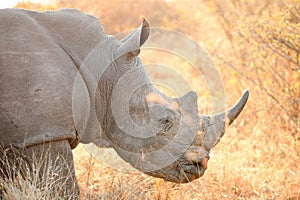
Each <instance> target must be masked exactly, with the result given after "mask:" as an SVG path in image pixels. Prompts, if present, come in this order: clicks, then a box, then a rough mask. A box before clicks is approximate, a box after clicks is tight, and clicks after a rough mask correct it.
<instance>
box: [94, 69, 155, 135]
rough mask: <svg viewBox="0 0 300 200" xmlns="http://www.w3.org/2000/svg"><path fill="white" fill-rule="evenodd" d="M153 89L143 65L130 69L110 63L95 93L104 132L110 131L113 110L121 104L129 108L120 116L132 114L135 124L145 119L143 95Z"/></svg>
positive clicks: (111, 128) (112, 122)
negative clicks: (121, 68)
mask: <svg viewBox="0 0 300 200" xmlns="http://www.w3.org/2000/svg"><path fill="white" fill-rule="evenodd" d="M136 77H138V78H136ZM154 90H155V88H154V86H153V85H152V84H151V82H150V80H149V79H148V77H147V75H146V73H145V71H144V69H143V68H138V69H134V70H132V71H130V72H128V71H125V70H120V69H117V68H116V66H114V65H112V66H110V67H109V68H107V69H106V71H105V72H104V74H103V76H102V77H101V79H100V81H99V83H98V89H97V93H96V97H95V99H96V101H95V104H96V113H97V117H98V120H99V122H100V125H101V126H102V129H103V131H104V132H105V134H111V133H112V132H113V131H112V130H114V129H115V128H116V127H117V124H116V120H115V116H114V115H116V114H114V113H116V112H117V113H119V112H121V110H123V108H126V109H128V112H129V116H128V115H126V114H124V116H123V117H124V118H132V119H133V120H134V121H135V122H136V123H138V124H140V123H146V122H147V121H148V120H149V117H148V105H147V103H146V95H147V94H148V93H151V92H153V91H154ZM116 102H117V103H116Z"/></svg>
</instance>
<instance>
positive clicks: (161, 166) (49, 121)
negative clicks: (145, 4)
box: [0, 9, 249, 199]
mask: <svg viewBox="0 0 300 200" xmlns="http://www.w3.org/2000/svg"><path fill="white" fill-rule="evenodd" d="M0 26H1V30H0V38H1V43H0V93H1V97H0V110H1V111H0V127H1V128H0V144H1V145H2V149H1V150H0V151H2V152H1V153H2V154H1V155H3V154H4V153H5V151H6V149H12V148H13V149H17V151H18V152H21V153H19V154H15V156H14V159H17V158H18V156H16V155H19V156H20V157H21V156H23V157H26V158H32V159H33V157H37V155H41V154H42V152H43V151H47V152H48V153H49V154H50V156H51V159H56V158H57V157H58V156H59V157H61V158H63V159H61V160H60V162H59V165H61V166H63V168H64V169H65V170H63V171H62V174H61V175H60V176H59V180H60V181H64V182H65V183H66V184H65V186H59V187H65V194H63V195H66V196H68V197H71V198H74V199H77V198H79V187H78V185H77V181H76V176H75V170H74V164H73V156H72V149H74V148H76V146H77V145H78V144H79V143H83V144H89V143H94V144H96V145H98V146H99V147H103V146H107V147H112V148H114V150H115V151H116V152H117V153H118V154H119V155H120V157H121V158H122V159H123V160H125V161H126V162H129V163H130V164H131V165H132V166H133V167H134V168H136V169H138V170H140V171H142V172H145V173H146V174H149V175H151V176H153V177H159V178H162V179H164V180H166V181H171V182H176V183H187V182H191V181H192V180H195V179H197V178H199V177H201V176H203V174H204V172H205V170H206V169H207V162H208V159H209V153H210V151H211V149H212V148H213V147H214V146H215V145H216V144H217V143H218V142H219V140H220V138H221V137H222V136H223V135H224V132H225V127H226V126H227V125H230V124H231V123H232V122H233V121H234V120H235V119H236V118H237V117H238V115H239V114H240V113H241V111H242V110H243V108H244V106H245V104H246V102H247V99H248V96H249V91H246V92H245V93H244V94H243V95H242V97H241V99H240V100H238V101H237V103H236V104H235V105H234V106H232V107H231V108H229V109H227V110H225V111H224V112H222V113H219V114H213V115H201V116H199V113H198V105H197V94H196V93H195V92H194V91H190V92H188V93H187V94H185V95H184V96H182V97H180V98H171V97H168V96H167V95H165V94H163V93H162V92H161V91H159V90H158V89H157V88H156V87H155V86H154V85H153V84H152V83H151V81H150V79H149V78H148V76H147V75H146V72H145V69H144V67H143V64H142V62H141V60H140V58H139V57H138V55H139V53H140V47H141V46H142V45H143V44H144V43H145V42H146V41H147V39H148V36H149V34H150V25H149V22H148V21H147V20H146V19H143V21H142V24H141V26H140V27H138V28H137V29H136V30H135V31H133V32H132V33H130V34H129V35H128V36H126V37H124V38H123V39H121V40H118V39H116V38H115V37H114V36H111V35H106V34H105V32H104V30H103V28H102V26H101V24H100V23H99V21H98V20H97V19H96V18H95V17H93V16H91V15H88V14H84V13H82V12H81V11H79V10H76V9H62V10H59V11H45V12H36V11H30V10H23V9H2V10H1V11H0ZM33 155H34V156H33ZM30 161H31V160H30V159H29V161H28V162H30ZM2 167H3V169H2V172H3V171H4V172H5V170H4V168H5V166H2ZM0 174H1V173H0ZM5 174H7V173H2V175H1V176H5Z"/></svg>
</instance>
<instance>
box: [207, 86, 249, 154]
mask: <svg viewBox="0 0 300 200" xmlns="http://www.w3.org/2000/svg"><path fill="white" fill-rule="evenodd" d="M248 97H249V91H248V90H247V91H245V92H244V94H243V96H242V97H241V98H240V100H239V101H238V102H237V103H236V104H235V105H234V106H232V107H231V108H229V109H228V110H226V111H225V112H222V113H219V114H215V115H203V116H202V131H203V132H204V147H205V149H206V150H208V151H209V150H210V149H211V148H213V147H214V146H216V144H217V143H218V142H219V141H220V138H221V137H222V136H223V135H224V133H225V124H226V125H230V124H232V122H233V121H234V120H235V119H236V118H237V117H238V116H239V114H240V113H241V112H242V110H243V108H244V106H245V105H246V102H247V100H248Z"/></svg>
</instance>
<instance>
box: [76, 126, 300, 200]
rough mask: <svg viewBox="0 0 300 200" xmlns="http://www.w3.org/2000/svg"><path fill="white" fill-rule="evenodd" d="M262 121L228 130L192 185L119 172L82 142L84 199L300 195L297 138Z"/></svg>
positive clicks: (80, 163) (78, 158) (78, 165)
mask: <svg viewBox="0 0 300 200" xmlns="http://www.w3.org/2000/svg"><path fill="white" fill-rule="evenodd" d="M260 125H261V124H260V122H258V124H257V125H256V126H255V127H254V130H253V131H252V132H249V135H244V134H242V133H239V132H240V131H241V130H242V126H241V127H238V128H236V127H233V128H229V129H228V130H227V134H226V135H225V136H224V138H223V139H222V140H221V142H220V143H219V145H218V146H217V147H216V148H215V149H214V150H213V151H212V152H211V159H210V161H209V163H208V170H207V171H206V173H205V174H204V176H203V177H202V178H200V179H198V180H196V181H193V182H192V183H188V184H174V183H169V182H165V181H163V180H161V179H156V178H152V177H150V176H148V175H144V174H143V173H140V172H135V173H130V172H129V173H128V172H122V171H117V170H115V169H112V168H110V167H107V166H105V165H103V164H102V163H101V162H98V161H97V160H96V159H94V158H92V157H91V156H90V154H89V153H88V152H87V151H85V148H84V146H83V145H80V146H79V147H78V148H77V149H75V150H74V155H75V167H76V172H77V178H78V180H79V185H80V188H81V195H82V198H83V199H99V198H101V199H295V200H296V199H300V168H299V155H297V154H296V151H293V148H294V147H295V144H294V143H293V142H291V141H293V139H292V138H290V136H289V135H286V136H284V137H283V138H282V137H279V135H276V134H270V135H266V134H265V133H264V132H263V131H261V130H260V128H259V127H260ZM239 129H240V130H239ZM289 141H290V142H289Z"/></svg>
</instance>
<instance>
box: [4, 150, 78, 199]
mask: <svg viewBox="0 0 300 200" xmlns="http://www.w3.org/2000/svg"><path fill="white" fill-rule="evenodd" d="M0 154H1V157H0V166H1V169H0V175H1V176H0V189H2V198H3V199H7V200H24V199H26V200H49V199H68V198H67V197H66V195H65V194H66V180H67V179H66V177H63V176H61V175H62V174H64V172H65V171H66V168H65V166H64V165H63V164H62V162H64V161H63V160H64V158H62V157H60V156H57V157H56V159H53V157H52V156H51V155H50V153H48V151H47V149H45V150H44V151H43V153H42V154H39V155H36V154H31V155H29V154H28V153H23V152H22V151H21V150H19V149H15V148H13V147H11V148H5V149H4V148H1V150H0ZM69 199H72V197H69Z"/></svg>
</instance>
